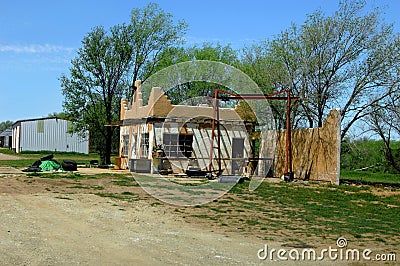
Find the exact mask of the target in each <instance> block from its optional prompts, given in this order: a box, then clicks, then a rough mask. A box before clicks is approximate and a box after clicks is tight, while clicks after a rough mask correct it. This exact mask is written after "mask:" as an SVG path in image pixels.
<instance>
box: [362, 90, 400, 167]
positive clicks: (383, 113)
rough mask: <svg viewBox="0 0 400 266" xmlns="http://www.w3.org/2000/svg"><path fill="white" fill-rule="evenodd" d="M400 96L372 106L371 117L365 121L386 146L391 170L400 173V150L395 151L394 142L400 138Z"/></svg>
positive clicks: (387, 159)
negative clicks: (396, 138) (394, 139)
mask: <svg viewBox="0 0 400 266" xmlns="http://www.w3.org/2000/svg"><path fill="white" fill-rule="evenodd" d="M399 101H400V95H398V94H397V93H396V94H392V95H391V96H390V97H388V99H386V100H385V101H384V102H380V103H379V104H378V103H377V104H375V105H374V106H371V107H370V108H371V109H372V110H371V111H370V112H369V115H368V116H367V117H365V118H364V121H365V122H366V123H367V124H368V125H369V128H370V130H371V131H372V132H373V133H375V134H377V135H378V136H379V138H380V139H381V140H382V142H383V145H384V156H385V159H386V162H387V165H388V166H389V168H392V169H394V170H395V171H397V172H400V150H399V149H397V150H394V149H393V147H392V141H393V138H394V136H397V137H399V136H400V107H399V104H398V103H399Z"/></svg>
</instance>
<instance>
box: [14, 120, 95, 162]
mask: <svg viewBox="0 0 400 266" xmlns="http://www.w3.org/2000/svg"><path fill="white" fill-rule="evenodd" d="M71 127H72V122H71V121H68V120H65V119H61V118H57V117H48V118H37V119H25V120H18V121H16V122H15V123H14V124H13V126H12V149H13V150H14V151H15V152H16V153H20V152H22V151H55V152H77V153H84V154H88V153H89V133H88V132H84V133H83V134H76V133H71V132H70V130H71Z"/></svg>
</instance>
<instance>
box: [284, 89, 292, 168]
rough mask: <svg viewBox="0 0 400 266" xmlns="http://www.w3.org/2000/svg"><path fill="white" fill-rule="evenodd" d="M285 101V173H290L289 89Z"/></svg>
mask: <svg viewBox="0 0 400 266" xmlns="http://www.w3.org/2000/svg"><path fill="white" fill-rule="evenodd" d="M286 93H287V102H286V164H285V174H288V173H292V132H291V131H292V130H291V128H292V127H291V123H290V110H291V98H290V90H287V91H286Z"/></svg>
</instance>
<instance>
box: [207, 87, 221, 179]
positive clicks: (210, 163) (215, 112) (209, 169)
mask: <svg viewBox="0 0 400 266" xmlns="http://www.w3.org/2000/svg"><path fill="white" fill-rule="evenodd" d="M218 93H219V90H215V91H214V115H213V120H212V126H211V143H210V162H209V164H208V171H210V172H211V171H212V160H213V153H214V138H215V132H214V130H215V120H216V116H217V108H218V102H217V101H218Z"/></svg>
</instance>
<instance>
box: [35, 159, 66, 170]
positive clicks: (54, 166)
mask: <svg viewBox="0 0 400 266" xmlns="http://www.w3.org/2000/svg"><path fill="white" fill-rule="evenodd" d="M39 167H40V168H41V169H42V171H43V172H45V171H56V170H58V169H60V168H61V166H60V165H59V164H58V163H56V162H54V161H43V162H42V163H41V164H40V165H39Z"/></svg>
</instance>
